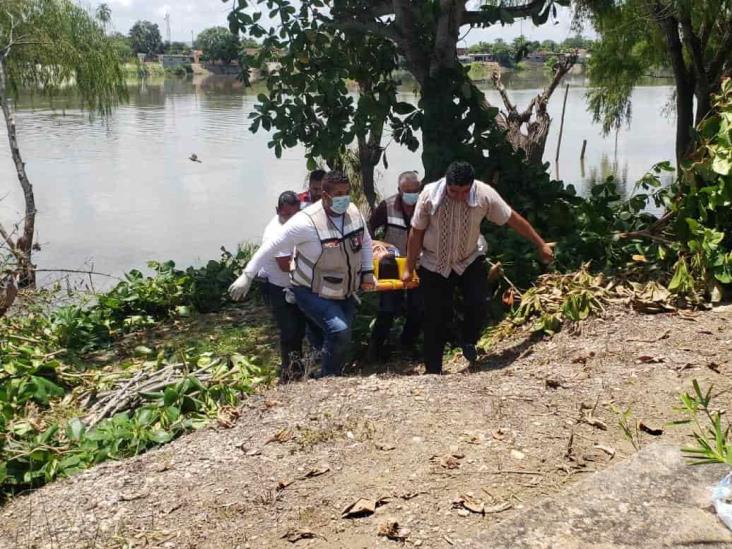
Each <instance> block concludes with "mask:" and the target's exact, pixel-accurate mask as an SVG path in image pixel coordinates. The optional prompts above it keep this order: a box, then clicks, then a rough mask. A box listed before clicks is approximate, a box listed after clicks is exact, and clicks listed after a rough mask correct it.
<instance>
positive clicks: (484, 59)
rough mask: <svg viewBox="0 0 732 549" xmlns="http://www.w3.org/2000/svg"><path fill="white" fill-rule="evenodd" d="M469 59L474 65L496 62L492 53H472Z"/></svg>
mask: <svg viewBox="0 0 732 549" xmlns="http://www.w3.org/2000/svg"><path fill="white" fill-rule="evenodd" d="M469 57H470V60H471V61H472V62H473V63H493V62H495V60H496V56H495V55H493V54H492V53H471V54H470V55H469Z"/></svg>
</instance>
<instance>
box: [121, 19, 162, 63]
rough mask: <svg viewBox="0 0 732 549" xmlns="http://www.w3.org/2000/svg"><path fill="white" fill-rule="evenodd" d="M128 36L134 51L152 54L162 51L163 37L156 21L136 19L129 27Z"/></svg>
mask: <svg viewBox="0 0 732 549" xmlns="http://www.w3.org/2000/svg"><path fill="white" fill-rule="evenodd" d="M129 37H130V46H131V47H132V51H133V52H134V53H144V54H147V55H153V54H156V53H161V52H162V51H163V38H162V36H160V27H158V25H157V23H151V22H150V21H136V22H135V24H134V25H132V28H130V32H129Z"/></svg>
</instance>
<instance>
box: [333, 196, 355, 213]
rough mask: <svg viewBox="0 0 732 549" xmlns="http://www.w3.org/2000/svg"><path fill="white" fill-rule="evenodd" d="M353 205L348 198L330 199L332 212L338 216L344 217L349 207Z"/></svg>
mask: <svg viewBox="0 0 732 549" xmlns="http://www.w3.org/2000/svg"><path fill="white" fill-rule="evenodd" d="M350 205H351V197H350V196H348V195H346V196H333V197H331V199H330V210H331V211H332V212H333V213H334V214H336V215H343V214H344V213H346V210H348V206H350Z"/></svg>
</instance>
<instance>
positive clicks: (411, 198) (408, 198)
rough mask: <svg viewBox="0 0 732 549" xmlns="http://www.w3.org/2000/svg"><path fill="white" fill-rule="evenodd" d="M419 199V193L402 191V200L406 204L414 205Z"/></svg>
mask: <svg viewBox="0 0 732 549" xmlns="http://www.w3.org/2000/svg"><path fill="white" fill-rule="evenodd" d="M417 200H419V193H402V202H404V203H405V204H406V205H407V206H414V205H415V204H416V203H417Z"/></svg>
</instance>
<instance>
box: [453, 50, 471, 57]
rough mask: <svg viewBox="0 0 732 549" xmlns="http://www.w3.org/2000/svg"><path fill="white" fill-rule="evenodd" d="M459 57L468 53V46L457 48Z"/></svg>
mask: <svg viewBox="0 0 732 549" xmlns="http://www.w3.org/2000/svg"><path fill="white" fill-rule="evenodd" d="M456 51H457V56H458V58H459V57H461V56H463V55H468V48H456Z"/></svg>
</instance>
